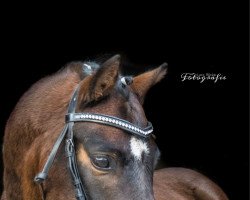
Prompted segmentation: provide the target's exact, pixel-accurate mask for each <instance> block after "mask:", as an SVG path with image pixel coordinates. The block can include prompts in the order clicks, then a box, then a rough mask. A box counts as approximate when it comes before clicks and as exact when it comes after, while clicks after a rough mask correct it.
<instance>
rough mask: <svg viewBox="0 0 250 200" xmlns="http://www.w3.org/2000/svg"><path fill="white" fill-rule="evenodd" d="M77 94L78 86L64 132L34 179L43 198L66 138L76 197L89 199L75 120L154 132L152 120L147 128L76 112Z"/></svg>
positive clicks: (147, 133) (142, 133) (146, 135)
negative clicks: (76, 143) (77, 150)
mask: <svg viewBox="0 0 250 200" xmlns="http://www.w3.org/2000/svg"><path fill="white" fill-rule="evenodd" d="M77 96H78V88H77V89H76V90H75V91H74V94H73V96H72V98H71V100H70V103H69V107H68V114H66V117H65V126H64V128H63V130H62V132H61V133H60V135H59V137H58V139H57V140H56V142H55V144H54V146H53V148H52V150H51V152H50V155H49V157H48V159H47V161H46V163H45V165H44V167H43V170H42V171H41V172H40V173H38V174H37V175H36V177H35V179H34V181H35V182H36V183H38V184H39V185H40V188H41V191H42V194H43V199H45V195H44V191H43V185H42V183H43V181H45V179H46V178H47V176H48V173H49V169H50V167H51V166H52V164H53V161H54V159H55V156H56V153H57V151H58V149H59V146H60V144H61V143H62V141H63V140H64V139H65V141H66V144H65V152H66V157H67V159H68V168H69V171H70V174H71V177H72V180H73V184H74V186H75V196H76V199H77V200H86V199H87V195H86V192H85V190H84V188H83V184H82V181H81V178H80V175H79V172H78V167H77V162H76V154H75V147H74V140H73V126H74V123H75V122H94V123H99V124H104V125H108V126H112V127H116V128H119V129H122V130H125V131H126V132H128V133H131V134H133V135H136V136H139V137H143V138H149V137H150V136H151V135H152V132H153V126H152V124H151V123H150V122H148V125H147V127H146V128H141V127H138V126H136V125H134V124H132V123H130V122H128V121H126V120H123V119H120V118H117V117H114V116H109V115H103V114H94V113H76V112H75V109H76V104H77Z"/></svg>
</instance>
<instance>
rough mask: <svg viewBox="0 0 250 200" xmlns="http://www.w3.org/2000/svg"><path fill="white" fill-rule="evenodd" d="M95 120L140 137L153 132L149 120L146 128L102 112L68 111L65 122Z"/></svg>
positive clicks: (147, 135)
mask: <svg viewBox="0 0 250 200" xmlns="http://www.w3.org/2000/svg"><path fill="white" fill-rule="evenodd" d="M84 121H85V122H95V123H101V124H105V125H110V126H115V127H117V128H121V129H123V130H126V131H128V132H131V133H134V134H136V135H139V136H142V137H149V136H150V135H151V133H152V132H153V126H152V124H151V123H150V122H148V125H147V127H146V128H141V127H138V126H136V125H134V124H132V123H130V122H129V121H126V120H123V119H120V118H117V117H113V116H109V115H103V114H92V113H69V114H67V115H66V122H84Z"/></svg>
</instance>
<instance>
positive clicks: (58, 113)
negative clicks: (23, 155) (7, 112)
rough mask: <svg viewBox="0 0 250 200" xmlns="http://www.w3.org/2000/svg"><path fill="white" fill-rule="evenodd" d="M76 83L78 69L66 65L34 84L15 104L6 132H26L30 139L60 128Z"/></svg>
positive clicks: (78, 78)
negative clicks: (15, 130) (16, 130)
mask: <svg viewBox="0 0 250 200" xmlns="http://www.w3.org/2000/svg"><path fill="white" fill-rule="evenodd" d="M79 82H80V76H79V74H78V72H77V71H76V70H72V68H70V67H68V68H65V69H64V70H62V71H60V72H58V73H56V74H54V75H52V76H49V77H45V78H43V79H41V80H40V81H38V82H37V83H35V84H34V85H33V86H32V87H31V88H30V89H29V90H28V91H27V92H26V93H25V94H24V95H23V97H22V98H21V99H20V101H19V102H18V104H17V105H16V108H15V109H14V111H13V113H12V115H11V117H10V119H9V122H8V124H7V131H8V129H12V130H13V129H19V130H20V129H22V130H21V132H23V133H22V134H23V136H25V135H28V137H29V141H30V140H32V138H35V137H36V136H37V135H39V134H43V133H44V132H47V131H48V130H49V129H57V128H58V129H61V127H63V124H64V115H65V114H66V110H67V106H68V103H69V100H70V98H71V95H72V92H73V91H74V88H75V87H76V86H77V84H78V83H79ZM17 126H18V127H17ZM12 127H13V128H12ZM25 129H26V130H25ZM12 130H10V131H12ZM20 134H21V133H20Z"/></svg>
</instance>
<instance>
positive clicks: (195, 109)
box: [0, 1, 249, 199]
mask: <svg viewBox="0 0 250 200" xmlns="http://www.w3.org/2000/svg"><path fill="white" fill-rule="evenodd" d="M20 6H22V7H19V5H16V4H15V6H13V5H11V6H9V7H6V11H7V12H6V14H4V16H3V18H2V19H3V23H2V25H1V26H2V28H1V32H2V36H1V52H2V56H1V57H2V62H1V68H0V70H1V93H2V96H1V103H0V105H1V106H0V113H1V116H0V117H1V119H0V120H1V121H0V122H1V133H2V136H3V135H4V126H5V123H6V120H7V119H8V116H9V114H10V112H11V110H12V109H13V108H14V106H15V104H16V103H17V101H18V99H19V98H20V97H21V95H22V94H23V93H24V92H25V91H26V90H27V89H28V88H29V87H30V86H31V85H32V84H33V83H34V82H36V81H37V80H39V79H40V78H42V77H44V76H46V75H48V74H51V73H53V72H55V71H57V70H58V69H60V68H61V67H62V66H63V65H65V64H66V63H67V62H70V61H76V60H85V59H93V58H96V57H100V56H103V55H104V56H108V55H113V54H116V53H120V54H121V55H122V56H123V64H124V68H125V69H126V71H128V72H133V71H134V72H135V73H139V72H142V71H144V70H146V69H149V68H152V67H156V66H157V65H159V64H161V63H163V62H168V64H169V68H168V75H167V76H166V78H165V79H164V80H163V81H162V82H161V83H159V84H158V85H156V86H155V87H154V88H152V90H151V91H150V92H149V94H148V96H147V99H146V102H145V112H146V114H147V116H148V119H149V120H150V121H152V122H153V124H154V127H155V130H156V135H157V143H158V145H159V147H160V149H161V152H162V160H163V161H164V163H165V165H167V166H180V167H188V168H192V169H196V170H198V171H200V172H202V173H203V174H205V175H207V176H208V177H210V178H211V179H212V180H214V181H215V182H216V183H218V184H219V185H220V186H221V187H222V188H223V189H224V191H225V192H226V193H227V194H228V196H229V198H230V199H248V198H247V196H248V178H249V173H248V168H249V162H248V159H249V156H248V144H249V143H248V142H249V140H248V131H247V130H248V128H247V127H248V126H247V124H248V119H249V118H248V99H249V97H248V20H247V13H248V10H247V9H248V6H247V5H243V4H242V5H240V4H235V3H234V4H233V3H230V2H226V1H225V2H222V1H220V2H219V1H214V2H213V1H202V3H201V2H189V1H186V2H185V1H183V2H180V1H175V3H173V2H171V3H170V2H165V3H159V2H156V1H155V2H154V3H144V4H141V5H134V4H129V5H128V4H127V3H122V2H119V3H118V2H117V3H111V4H109V5H107V4H106V3H105V5H101V4H100V3H96V4H95V3H94V5H86V4H85V5H74V6H72V5H70V6H69V5H66V7H67V8H66V9H65V5H61V4H58V5H56V6H52V5H46V6H45V5H23V4H22V5H20ZM62 6H64V9H63V8H62ZM185 72H189V73H192V72H194V73H220V74H222V75H225V76H226V77H227V79H226V80H225V81H218V82H217V83H213V82H212V81H205V82H204V83H199V82H198V81H184V82H182V81H181V74H182V73H185Z"/></svg>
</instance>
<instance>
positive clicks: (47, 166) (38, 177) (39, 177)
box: [34, 124, 68, 183]
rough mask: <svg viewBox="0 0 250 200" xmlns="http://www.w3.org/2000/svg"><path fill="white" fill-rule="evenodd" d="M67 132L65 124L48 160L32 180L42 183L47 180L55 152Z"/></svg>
mask: <svg viewBox="0 0 250 200" xmlns="http://www.w3.org/2000/svg"><path fill="white" fill-rule="evenodd" d="M67 130H68V124H66V125H65V126H64V129H63V130H62V132H61V134H60V136H59V137H58V138H57V140H56V143H55V144H54V146H53V148H52V150H51V152H50V154H49V157H48V159H47V161H46V163H45V165H44V167H43V170H42V171H41V172H40V173H38V174H37V175H36V176H35V179H34V181H35V182H37V183H42V182H43V181H44V180H45V179H46V178H47V176H48V173H49V169H50V168H51V166H52V164H53V162H54V159H55V156H56V153H57V151H58V149H59V147H60V144H61V143H62V141H63V139H64V137H65V135H66V133H67Z"/></svg>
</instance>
